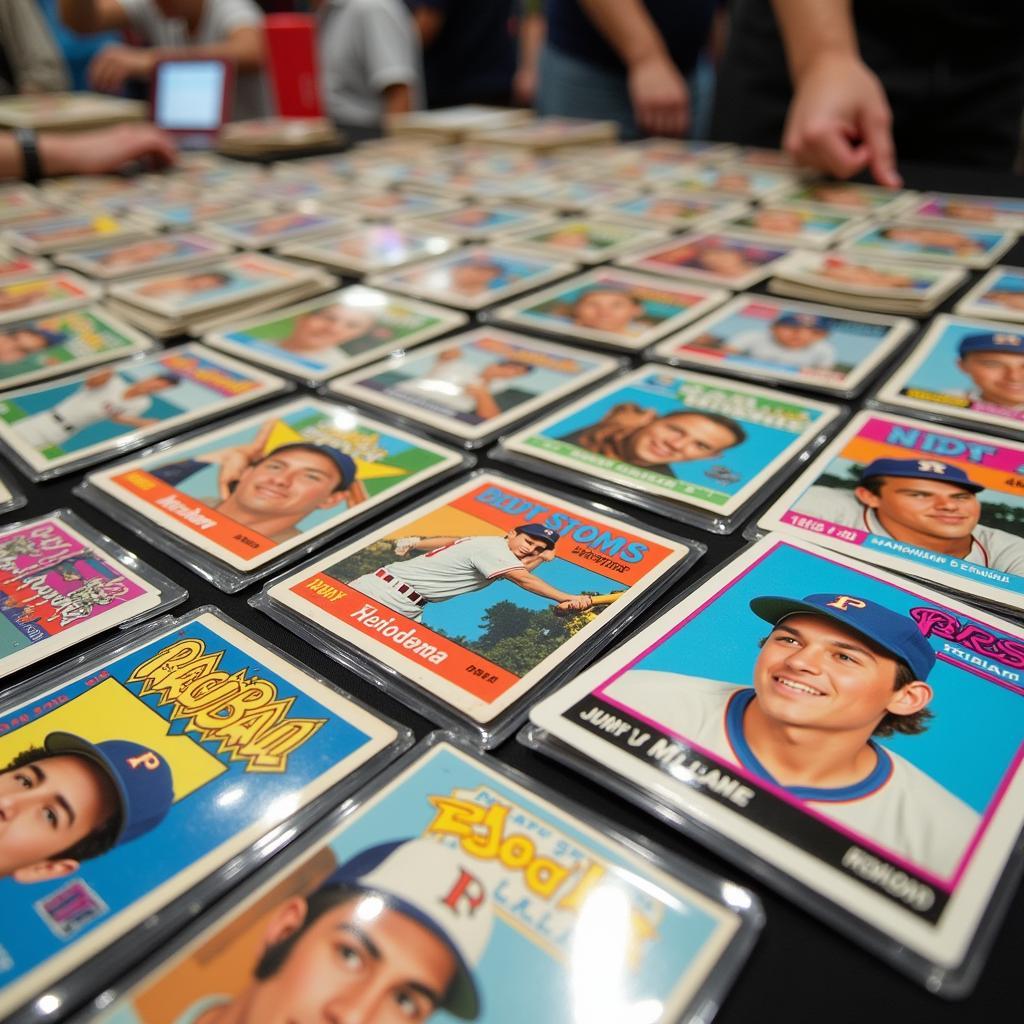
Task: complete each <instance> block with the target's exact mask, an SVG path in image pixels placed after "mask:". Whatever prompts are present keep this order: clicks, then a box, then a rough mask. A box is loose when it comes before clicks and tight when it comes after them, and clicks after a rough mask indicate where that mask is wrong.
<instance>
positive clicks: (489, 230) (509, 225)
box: [416, 203, 552, 242]
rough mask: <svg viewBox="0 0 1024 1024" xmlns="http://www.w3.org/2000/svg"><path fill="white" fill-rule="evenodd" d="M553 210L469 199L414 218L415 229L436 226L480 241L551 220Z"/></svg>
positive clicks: (438, 228)
mask: <svg viewBox="0 0 1024 1024" xmlns="http://www.w3.org/2000/svg"><path fill="white" fill-rule="evenodd" d="M551 219H552V214H550V213H548V212H547V211H546V210H538V209H536V208H534V207H529V206H515V205H513V204H511V203H472V204H468V205H466V206H463V207H461V208H460V209H458V210H452V211H450V212H449V213H439V214H437V215H436V216H433V217H423V218H417V220H416V228H417V229H418V230H421V231H422V230H427V229H429V230H436V231H439V232H440V233H441V234H443V235H450V236H454V237H456V238H464V239H466V240H467V241H470V242H482V241H486V240H487V239H488V238H494V237H495V236H497V235H501V234H504V233H505V232H507V231H517V230H519V229H522V228H532V227H537V226H538V225H540V224H547V223H549V222H550V221H551Z"/></svg>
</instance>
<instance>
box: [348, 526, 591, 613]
mask: <svg viewBox="0 0 1024 1024" xmlns="http://www.w3.org/2000/svg"><path fill="white" fill-rule="evenodd" d="M557 543H558V533H557V532H556V531H555V530H553V529H551V528H550V527H548V526H543V525H542V524H540V523H525V524H523V525H522V526H515V527H513V528H512V529H511V530H509V531H508V532H507V533H506V534H504V535H501V534H496V535H494V536H488V537H400V538H398V539H397V540H396V541H395V542H394V548H395V554H396V555H398V556H399V558H403V559H405V556H406V555H408V554H409V553H410V552H413V551H416V552H422V554H418V555H416V556H415V557H414V558H408V559H405V560H404V561H400V562H391V563H389V564H388V565H385V566H383V567H382V568H380V569H378V570H377V571H376V572H372V573H365V574H364V575H362V576H359V577H358V578H357V579H354V580H352V581H351V583H352V586H353V587H354V588H355V589H356V590H358V591H359V592H360V593H362V594H364V595H365V596H366V597H369V598H371V599H372V600H373V601H375V602H377V603H378V604H381V605H383V606H384V607H385V608H388V609H390V610H391V611H394V612H398V613H399V614H401V615H404V616H406V617H407V618H410V619H419V618H421V617H422V615H423V610H424V607H425V606H426V605H427V604H429V603H430V602H431V601H449V600H451V598H453V597H459V596H461V595H462V594H470V593H473V592H474V591H476V590H482V589H483V588H484V587H487V586H490V584H492V583H494V582H495V581H496V580H501V579H505V580H508V581H509V582H511V583H515V584H516V585H517V586H520V587H522V588H523V590H527V591H529V592H530V593H531V594H536V595H538V596H539V597H544V598H547V599H548V600H549V601H554V602H555V604H556V606H557V610H558V611H560V612H568V611H584V610H585V609H587V608H589V607H590V606H591V604H592V603H593V601H592V599H591V597H590V596H589V595H587V594H567V593H565V592H564V591H562V590H559V589H558V588H557V587H553V586H552V585H551V584H550V583H547V582H545V581H544V580H542V579H541V578H540V577H539V576H536V575H534V572H533V570H534V569H536V568H538V567H539V566H540V565H541V564H542V563H544V562H548V561H551V559H553V558H554V556H555V545H556V544H557Z"/></svg>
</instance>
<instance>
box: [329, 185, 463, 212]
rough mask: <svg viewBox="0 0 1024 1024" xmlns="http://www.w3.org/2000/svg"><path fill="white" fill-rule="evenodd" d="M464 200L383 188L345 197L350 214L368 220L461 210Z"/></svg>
mask: <svg viewBox="0 0 1024 1024" xmlns="http://www.w3.org/2000/svg"><path fill="white" fill-rule="evenodd" d="M461 205H462V203H461V202H460V201H459V200H458V199H455V198H448V199H444V198H441V197H439V196H427V195H423V194H422V193H414V192H392V191H390V190H387V189H382V190H380V191H376V192H362V193H359V194H357V195H354V196H352V197H351V198H348V199H346V200H345V204H344V209H345V212H346V213H349V214H354V215H355V216H357V217H362V218H363V219H364V220H395V219H396V218H403V219H404V218H407V217H434V216H436V215H437V214H439V213H447V212H448V211H449V210H456V209H458V208H459V207H460V206H461Z"/></svg>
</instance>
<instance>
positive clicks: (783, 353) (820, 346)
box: [724, 328, 836, 370]
mask: <svg viewBox="0 0 1024 1024" xmlns="http://www.w3.org/2000/svg"><path fill="white" fill-rule="evenodd" d="M724 344H725V347H726V348H727V349H728V350H729V351H730V352H737V353H740V354H742V355H745V356H750V358H751V359H760V360H761V361H762V362H765V363H776V364H778V365H780V366H792V367H794V368H796V369H798V370H831V369H832V367H833V366H835V362H836V350H835V347H834V346H833V345H832V344H831V343H830V342H827V341H825V339H824V338H822V339H821V341H816V342H814V344H813V345H808V346H807V348H784V347H783V346H782V345H780V344H779V343H778V342H777V341H776V340H775V339H774V338H773V337H772V333H771V331H770V330H769V329H768V328H765V329H764V330H763V331H740V333H739V334H737V335H736V336H735V337H732V338H726V339H725V341H724Z"/></svg>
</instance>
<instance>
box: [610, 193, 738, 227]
mask: <svg viewBox="0 0 1024 1024" xmlns="http://www.w3.org/2000/svg"><path fill="white" fill-rule="evenodd" d="M601 208H602V211H603V212H604V213H608V214H610V215H612V216H614V217H621V218H624V219H629V220H639V221H643V222H644V223H645V224H655V225H657V226H658V227H662V228H669V229H670V230H673V231H687V230H691V229H693V228H698V227H707V225H709V224H717V223H718V222H720V221H723V220H727V219H728V218H729V217H735V216H739V215H740V214H742V213H743V212H744V211H745V210H747V209H748V207H747V204H746V203H743V202H736V201H735V200H733V199H727V198H722V197H721V196H702V195H699V194H697V193H687V192H655V193H653V194H651V195H642V196H634V197H632V198H630V199H620V200H617V201H615V202H611V203H607V204H602V207H601Z"/></svg>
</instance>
